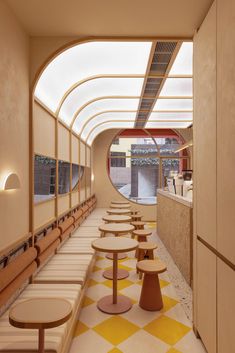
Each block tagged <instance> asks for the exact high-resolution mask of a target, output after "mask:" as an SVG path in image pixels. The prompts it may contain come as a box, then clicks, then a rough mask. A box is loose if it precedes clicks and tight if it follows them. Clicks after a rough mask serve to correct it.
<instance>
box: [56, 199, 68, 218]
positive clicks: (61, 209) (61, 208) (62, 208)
mask: <svg viewBox="0 0 235 353" xmlns="http://www.w3.org/2000/svg"><path fill="white" fill-rule="evenodd" d="M69 200H70V195H69V194H66V195H63V196H59V197H58V215H61V214H63V213H65V212H66V211H69V209H70V206H69Z"/></svg>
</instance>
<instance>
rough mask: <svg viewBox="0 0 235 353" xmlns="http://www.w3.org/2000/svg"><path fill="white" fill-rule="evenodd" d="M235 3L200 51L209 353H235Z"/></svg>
mask: <svg viewBox="0 0 235 353" xmlns="http://www.w3.org/2000/svg"><path fill="white" fill-rule="evenodd" d="M234 13H235V3H234V1H233V0H217V1H216V2H214V4H213V6H212V8H211V10H210V12H209V13H208V16H207V17H206V19H205V21H204V23H203V24H202V26H201V27H200V29H199V31H198V33H197V34H196V36H195V48H194V65H195V70H194V78H195V80H194V83H195V84H194V95H195V96H194V102H195V107H194V117H195V118H194V146H195V147H194V177H196V178H194V179H195V180H194V181H195V185H196V193H194V239H195V241H194V243H195V247H194V250H195V263H194V274H195V276H194V278H195V282H194V325H195V327H196V329H197V330H198V332H199V334H200V336H201V338H202V340H203V342H204V344H205V345H206V348H207V350H208V352H210V353H231V352H235V340H234V325H235V320H234V315H233V312H234V298H235V286H234V283H235V251H234V249H235V237H234V227H235V219H234V204H235V190H234V178H233V175H234V172H235V148H234V140H235V124H234V121H235V110H234V98H235V94H234V92H235V70H234V55H235V34H234V33H235V21H234Z"/></svg>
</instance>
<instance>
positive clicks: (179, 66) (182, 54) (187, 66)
mask: <svg viewBox="0 0 235 353" xmlns="http://www.w3.org/2000/svg"><path fill="white" fill-rule="evenodd" d="M192 74H193V43H192V42H184V43H182V45H181V47H180V50H179V52H178V54H177V56H176V58H175V61H174V63H173V65H172V68H171V70H170V73H169V76H171V75H192Z"/></svg>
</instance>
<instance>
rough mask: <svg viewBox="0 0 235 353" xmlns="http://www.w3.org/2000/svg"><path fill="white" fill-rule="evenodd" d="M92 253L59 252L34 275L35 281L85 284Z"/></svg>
mask: <svg viewBox="0 0 235 353" xmlns="http://www.w3.org/2000/svg"><path fill="white" fill-rule="evenodd" d="M92 258H93V257H92V255H82V254H78V255H72V254H68V255H67V256H66V257H64V255H63V254H57V255H54V256H53V257H52V259H51V260H50V261H49V262H48V263H47V264H46V265H45V266H44V267H43V268H42V269H41V270H40V272H39V273H38V274H37V275H36V277H34V282H35V283H79V284H81V285H84V282H85V280H86V277H87V274H88V270H89V267H90V264H91V262H92Z"/></svg>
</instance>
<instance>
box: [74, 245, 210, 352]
mask: <svg viewBox="0 0 235 353" xmlns="http://www.w3.org/2000/svg"><path fill="white" fill-rule="evenodd" d="M156 256H157V251H156ZM111 265H112V263H111V261H110V260H108V259H106V258H105V256H104V254H101V256H98V257H97V261H96V265H95V267H94V269H93V273H92V274H91V276H90V282H89V288H88V290H87V293H86V297H85V300H84V303H83V308H82V310H81V313H80V317H79V321H78V323H77V327H76V329H75V332H74V338H73V341H72V346H71V349H70V353H205V350H204V348H203V346H202V344H201V341H200V340H198V339H197V338H196V337H195V335H194V333H193V331H192V324H191V322H190V321H189V320H188V319H187V317H186V315H185V313H184V311H183V309H182V306H181V304H180V303H179V300H178V298H177V296H176V293H175V290H174V287H173V285H172V284H171V283H170V281H169V277H168V274H167V272H165V273H163V274H161V275H160V284H161V289H162V295H163V302H164V308H163V309H162V310H161V311H159V312H149V311H145V310H143V309H141V308H140V307H139V305H138V300H139V297H140V292H141V285H142V281H140V280H139V279H138V277H137V275H136V271H135V268H136V259H135V258H134V252H132V253H129V254H128V258H126V259H124V260H121V261H119V267H120V268H124V269H126V270H128V271H129V273H130V275H129V277H128V278H127V279H124V280H120V281H118V290H119V293H121V294H124V295H126V296H128V297H130V298H131V299H132V301H133V307H132V309H131V310H130V311H128V312H127V313H124V314H121V315H107V314H104V313H102V312H101V311H99V310H98V309H97V307H96V302H97V300H99V299H100V298H102V297H103V296H105V295H108V294H111V291H112V282H111V281H109V280H106V279H105V278H104V277H103V276H102V273H103V271H104V269H107V268H109V267H110V266H111Z"/></svg>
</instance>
